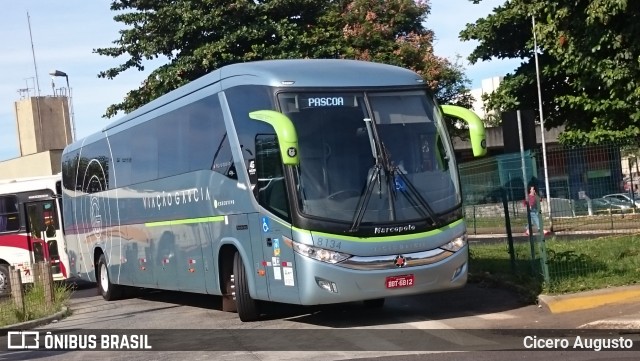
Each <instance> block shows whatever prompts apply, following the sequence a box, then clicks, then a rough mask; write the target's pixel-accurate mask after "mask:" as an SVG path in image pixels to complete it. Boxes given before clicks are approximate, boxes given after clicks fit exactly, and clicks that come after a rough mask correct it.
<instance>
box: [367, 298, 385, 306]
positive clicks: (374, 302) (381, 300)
mask: <svg viewBox="0 0 640 361" xmlns="http://www.w3.org/2000/svg"><path fill="white" fill-rule="evenodd" d="M363 303H364V307H366V308H382V307H384V298H374V299H373V300H364V301H363Z"/></svg>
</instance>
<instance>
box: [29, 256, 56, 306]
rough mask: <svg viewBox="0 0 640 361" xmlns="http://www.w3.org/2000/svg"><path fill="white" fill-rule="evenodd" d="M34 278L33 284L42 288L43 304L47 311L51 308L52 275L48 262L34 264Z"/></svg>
mask: <svg viewBox="0 0 640 361" xmlns="http://www.w3.org/2000/svg"><path fill="white" fill-rule="evenodd" d="M35 269H36V273H35V275H36V277H35V279H34V283H36V284H37V286H40V287H42V289H43V293H44V303H45V307H46V308H47V309H51V308H53V274H52V273H51V265H50V264H49V262H38V263H36V267H35Z"/></svg>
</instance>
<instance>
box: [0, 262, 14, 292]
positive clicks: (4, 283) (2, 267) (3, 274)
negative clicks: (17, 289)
mask: <svg viewBox="0 0 640 361" xmlns="http://www.w3.org/2000/svg"><path fill="white" fill-rule="evenodd" d="M10 286H11V285H10V284H9V266H7V265H6V264H0V297H4V296H8V295H9V294H10V293H11V287H10Z"/></svg>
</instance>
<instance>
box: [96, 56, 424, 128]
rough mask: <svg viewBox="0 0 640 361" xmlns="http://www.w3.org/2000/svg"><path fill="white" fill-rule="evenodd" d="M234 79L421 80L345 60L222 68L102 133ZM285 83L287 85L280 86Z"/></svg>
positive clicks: (369, 83)
mask: <svg viewBox="0 0 640 361" xmlns="http://www.w3.org/2000/svg"><path fill="white" fill-rule="evenodd" d="M227 79H233V80H234V81H233V85H232V86H238V85H270V86H279V87H286V86H292V87H293V86H295V87H348V86H351V87H356V86H366V87H378V86H399V85H400V86H401V85H418V84H421V83H422V78H421V77H420V76H419V75H418V74H416V73H415V72H413V71H410V70H408V69H404V68H400V67H397V66H393V65H387V64H380V63H373V62H366V61H358V60H345V59H286V60H284V59H283V60H262V61H255V62H247V63H237V64H231V65H227V66H224V67H222V68H220V69H217V70H215V71H213V72H211V73H209V74H207V75H204V76H202V77H200V78H198V79H196V80H194V81H192V82H190V83H188V84H185V85H183V86H182V87H180V88H178V89H175V90H173V91H171V92H169V93H167V94H165V95H163V96H161V97H159V98H158V99H156V100H154V101H152V102H150V103H149V104H146V105H144V106H142V107H140V108H138V109H136V110H135V111H133V112H131V113H129V114H127V115H126V116H124V117H123V118H122V119H120V120H118V121H115V122H113V123H111V124H109V125H107V126H106V127H105V128H104V129H103V131H105V130H108V129H111V128H114V127H116V126H118V125H120V124H123V123H126V122H128V121H130V120H132V119H134V118H137V117H139V116H141V115H143V114H146V113H148V112H150V111H152V110H154V109H157V108H159V107H161V106H163V105H166V104H168V103H171V102H172V101H175V100H177V99H180V98H182V97H184V96H187V95H189V94H191V93H194V92H196V91H198V90H200V89H203V88H206V87H208V86H210V85H213V84H216V83H218V82H222V89H223V90H224V89H225V88H226V87H225V86H224V80H227ZM283 82H286V83H283Z"/></svg>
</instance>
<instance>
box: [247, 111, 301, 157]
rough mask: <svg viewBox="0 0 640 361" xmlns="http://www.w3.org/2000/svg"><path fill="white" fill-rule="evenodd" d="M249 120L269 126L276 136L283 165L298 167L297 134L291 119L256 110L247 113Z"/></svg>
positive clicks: (278, 114) (282, 115)
mask: <svg viewBox="0 0 640 361" xmlns="http://www.w3.org/2000/svg"><path fill="white" fill-rule="evenodd" d="M249 118H251V119H255V120H259V121H263V122H265V123H268V124H270V125H271V126H272V127H273V129H274V130H275V132H276V135H277V136H278V144H279V145H280V155H281V156H282V163H283V164H285V165H298V164H300V158H299V157H298V134H297V133H296V128H295V127H294V126H293V123H292V122H291V119H289V118H288V117H287V116H286V115H284V114H282V113H280V112H276V111H273V110H257V111H255V112H251V113H249Z"/></svg>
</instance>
